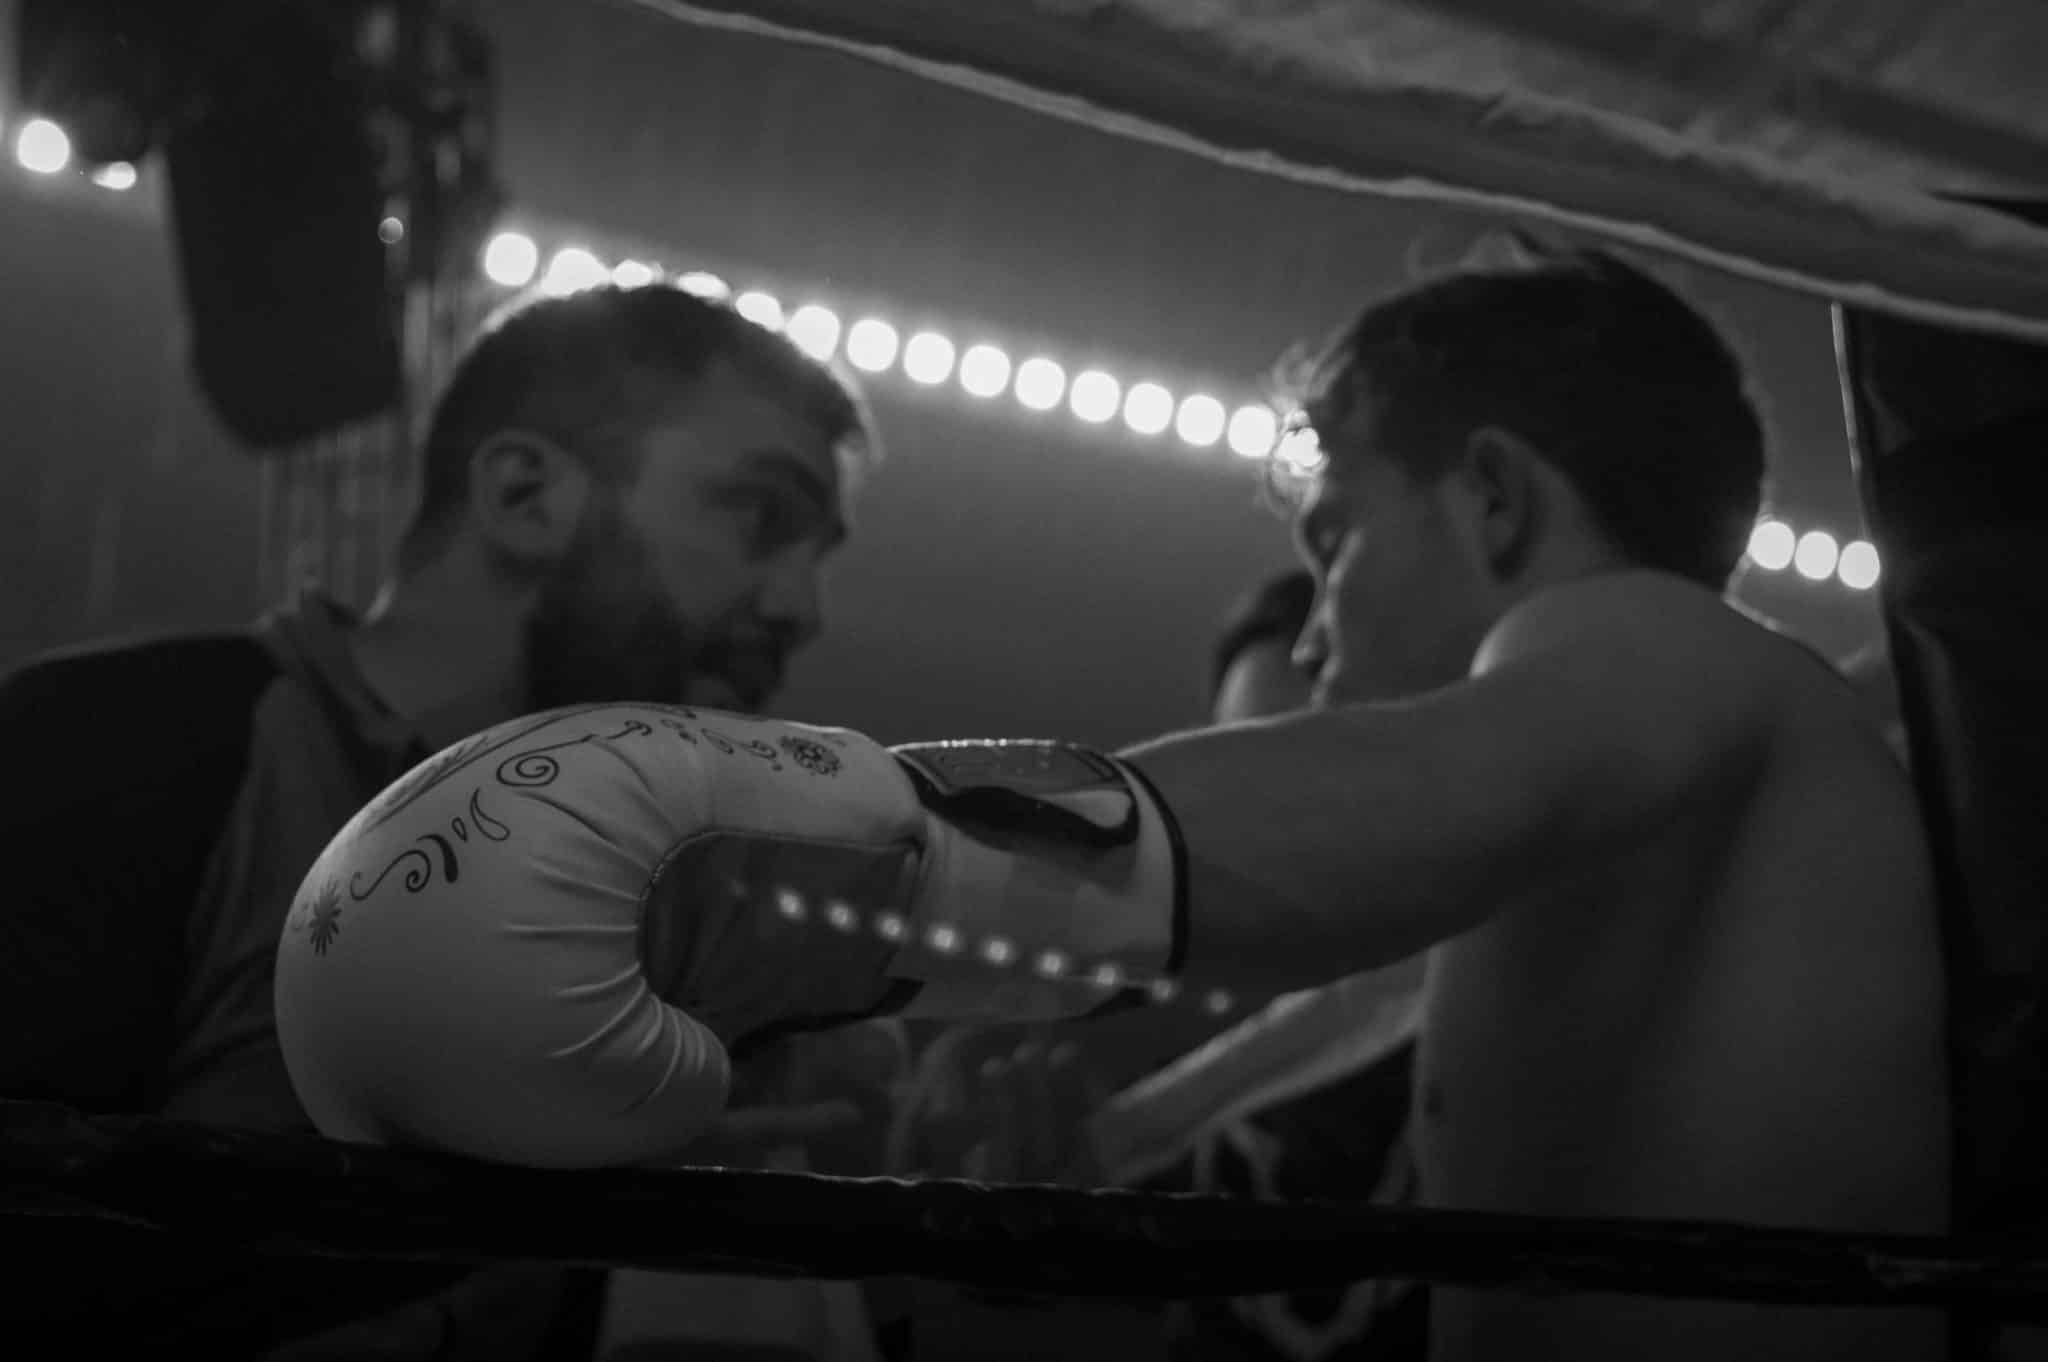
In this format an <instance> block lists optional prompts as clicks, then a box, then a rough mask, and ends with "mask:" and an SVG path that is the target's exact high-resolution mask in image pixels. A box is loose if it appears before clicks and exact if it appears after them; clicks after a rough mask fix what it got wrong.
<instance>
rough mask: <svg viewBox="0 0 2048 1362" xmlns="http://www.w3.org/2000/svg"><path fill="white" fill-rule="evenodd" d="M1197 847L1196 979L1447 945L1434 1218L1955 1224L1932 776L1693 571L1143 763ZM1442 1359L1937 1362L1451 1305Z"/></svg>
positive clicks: (1766, 1313) (1595, 1317)
mask: <svg viewBox="0 0 2048 1362" xmlns="http://www.w3.org/2000/svg"><path fill="white" fill-rule="evenodd" d="M1128 755H1129V756H1130V757H1131V758H1132V759H1133V760H1134V761H1135V763H1136V764H1137V765H1138V766H1140V767H1141V768H1142V769H1143V770H1144V771H1145V772H1146V773H1147V774H1148V775H1149V776H1150V777H1151V778H1152V780H1153V781H1154V782H1155V783H1156V784H1157V785H1158V787H1159V788H1160V790H1161V792H1162V794H1163V795H1164V797H1165V799H1166V801H1167V802H1168V804H1169V805H1170V806H1171V807H1172V808H1173V809H1174V810H1175V812H1176V814H1177V815H1178V817H1179V819H1180V822H1181V824H1182V828H1183V831H1184V832H1185V834H1186V837H1187V841H1188V845H1189V848H1190V858H1189V879H1190V905H1189V906H1190V942H1189V955H1188V967H1189V974H1190V976H1191V977H1192V978H1196V979H1199V978H1200V977H1201V976H1203V975H1204V974H1208V975H1210V976H1211V977H1226V976H1228V977H1233V978H1234V979H1235V981H1237V982H1239V983H1242V982H1244V974H1245V971H1246V969H1247V967H1248V965H1255V966H1256V967H1257V968H1258V970H1259V971H1260V972H1261V973H1262V974H1264V975H1265V977H1266V979H1267V981H1268V982H1269V983H1270V984H1271V985H1272V986H1273V987H1275V988H1276V990H1277V989H1285V988H1293V987H1298V986H1301V985H1304V984H1309V983H1315V982H1319V981H1321V980H1325V979H1328V978H1330V977H1333V976H1334V975H1336V974H1340V973H1353V972H1356V971H1359V970H1364V969H1370V968H1372V967H1374V966H1377V965H1382V964H1385V963H1387V962H1388V961H1390V960H1393V959H1398V958H1400V957H1402V956H1405V955H1408V954H1411V953H1414V952H1416V951H1419V950H1424V949H1427V950H1428V952H1429V984H1428V996H1427V1003H1426V1022H1425V1028H1424V1033H1423V1039H1422V1063H1421V1066H1420V1071H1419V1077H1418V1086H1417V1092H1416V1102H1417V1106H1418V1111H1419V1114H1420V1120H1419V1122H1418V1126H1417V1139H1418V1156H1419V1158H1420V1160H1421V1162H1422V1167H1423V1182H1424V1199H1425V1201H1426V1202H1427V1203H1428V1204H1431V1205H1437V1206H1445V1207H1460V1208H1468V1209H1483V1210H1494V1211H1510V1212H1524V1213H1531V1214H1544V1215H1566V1216H1640V1217H1675V1218H1689V1219H1723V1220H1738V1221H1748V1222H1752V1223H1759V1224H1769V1225H1783V1226H1800V1227H1806V1228H1814V1229H1832V1230H1843V1231H1897V1232H1940V1231H1942V1230H1944V1229H1945V1228H1946V1226H1947V1210H1948V1208H1947V1202H1946V1190H1945V1189H1946V1184H1947V1164H1948V1143H1947V1133H1946V1132H1947V1112H1946V1086H1945V1085H1946V1076H1945V1069H1944V1062H1943V1057H1942V1040H1941V1037H1942V1006H1943V985H1942V977H1941V966H1940V950H1939V943H1938V941H1937V938H1936V929H1935V918H1934V910H1933V903H1932V889H1931V885H1930V876H1929V870H1928V863H1927V853H1926V849H1925V844H1924V840H1923V835H1922V832H1921V827H1920V824H1919V821H1918V818H1917V814H1916V811H1915V808H1914V802H1913V797H1912V794H1911V791H1910V788H1909V786H1908V785H1907V783H1906V780H1905V777H1904V775H1903V773H1902V772H1901V770H1900V768H1899V766H1898V763H1897V762H1896V761H1895V760H1894V759H1893V758H1892V756H1891V754H1890V752H1889V750H1888V749H1887V747H1886V746H1885V742H1884V739H1883V737H1882V735H1881V734H1880V733H1879V732H1878V731H1877V730H1876V729H1875V727H1874V726H1873V725H1872V724H1871V723H1870V722H1869V720H1868V719H1867V717H1866V716H1865V715H1864V713H1863V712H1862V711H1861V709H1860V708H1859V706H1858V704H1857V701H1856V697H1855V695H1854V694H1853V693H1852V692H1851V691H1850V690H1849V688H1848V687H1846V686H1845V685H1843V684H1842V682H1841V681H1840V680H1839V679H1838V678H1837V677H1835V676H1834V675H1833V674H1832V673H1830V672H1829V671H1828V670H1827V669H1826V668H1825V667H1824V666H1823V665H1822V664H1821V663H1820V662H1819V661H1818V660H1817V659H1816V658H1814V657H1813V656H1812V655H1810V654H1808V653H1807V652H1806V651H1805V650H1804V649H1803V648H1801V647H1800V646H1799V645H1797V644H1795V643H1793V642H1791V641H1789V640H1786V639H1784V638H1782V637H1780V636H1778V635H1776V634H1774V633H1772V632H1770V631H1769V630H1767V629H1765V628H1764V627H1762V626H1760V625H1758V624H1757V623H1755V622H1753V621H1751V620H1749V619H1748V618H1746V617H1744V616H1742V615H1741V614H1739V613H1737V612H1736V611H1735V610H1733V609H1732V608H1730V607H1728V606H1727V605H1725V604H1724V603H1723V602H1722V601H1721V600H1720V599H1719V598H1717V597H1715V596H1713V595H1712V594H1711V593H1708V592H1706V591H1704V590H1702V589H1700V588H1697V587H1694V586H1691V585H1688V584H1686V583H1683V582H1680V581H1678V580H1677V579H1674V578H1667V577H1662V576H1658V575H1655V574H1650V573H1616V574H1609V575H1604V576H1599V577H1594V578H1590V579H1587V580H1584V581H1580V582H1575V583H1572V584H1569V585H1565V586H1561V587H1554V588H1551V589H1550V590H1547V591H1545V592H1542V593H1540V594H1538V595H1537V596H1536V597H1534V598H1532V599H1531V600H1529V601H1527V602H1525V603H1523V604H1522V605H1521V606H1518V607H1517V608H1515V609H1514V610H1512V611H1510V612H1509V613H1508V615H1507V616H1506V617H1505V618H1503V619H1502V620H1501V621H1500V623H1499V624H1498V625H1497V626H1496V627H1495V628H1494V629H1493V631H1492V632H1491V633H1490V634H1489V635H1488V637H1487V638H1486V640H1485V642H1484V644H1483V645H1482V646H1481V648H1480V650H1479V653H1478V656H1477V658H1476V661H1475V664H1474V666H1473V669H1472V674H1471V676H1470V678H1469V679H1468V680H1467V681H1465V682H1463V683H1460V684H1457V685H1453V686H1450V687H1447V688H1444V689H1441V690H1438V691H1436V692H1433V693H1431V694H1428V695H1424V696H1422V697H1420V698H1418V699H1416V700H1413V701H1408V702H1403V703H1399V704H1382V705H1364V706H1350V707H1343V708H1337V709H1331V710H1326V711H1323V712H1319V713H1315V714H1310V715H1305V716H1299V717H1292V718H1287V719H1281V720H1276V721H1272V722H1269V723H1263V724H1254V725H1248V726H1241V727H1238V728H1233V729H1226V730H1212V731H1209V732H1206V733H1197V734H1188V735H1183V736H1179V737H1174V738H1168V739H1163V740H1160V741H1158V742H1155V743H1151V744H1147V745H1145V746H1143V747H1140V748H1137V749H1135V750H1133V751H1132V752H1130V753H1129V754H1128ZM1431 1319H1432V1355H1433V1357H1435V1358H1436V1359H1438V1360H1439V1362H1466V1360H1467V1359H1472V1360H1474V1362H1481V1360H1487V1359H1494V1358H1501V1357H1513V1358H1517V1359H1523V1358H1527V1359H1548V1358H1558V1359H1572V1362H1606V1360H1607V1359H1614V1360H1615V1362H1633V1360H1634V1359H1643V1358H1653V1357H1654V1358H1658V1359H1662V1360H1664V1362H1688V1360H1689V1359H1694V1358H1698V1359H1702V1362H1705V1360H1706V1359H1715V1362H1719V1360H1720V1359H1726V1358H1731V1357H1745V1358H1747V1357H1770V1358H1778V1357H1784V1358H1800V1359H1835V1358H1840V1359H1845V1360H1846V1359H1852V1358H1853V1359H1858V1360H1859V1362H1871V1360H1872V1359H1879V1360H1890V1359H1899V1360H1900V1362H1904V1360H1905V1359H1914V1360H1915V1362H1919V1360H1921V1359H1933V1358H1939V1357H1941V1356H1942V1355H1943V1352H1942V1347H1943V1344H1942V1325H1941V1321H1940V1318H1939V1317H1938V1316H1937V1315H1935V1314H1933V1313H1932V1312H1926V1311H1918V1312H1899V1311H1867V1310H1865V1311H1848V1310H1818V1309H1811V1308H1783V1307H1761V1306H1748V1305H1740V1304H1735V1305H1731V1304H1717V1303H1706V1302H1691V1301H1673V1300H1662V1299H1654V1298H1628V1297H1619V1296H1592V1295H1566V1294H1559V1295H1545V1296H1536V1295H1524V1294H1518V1293H1510V1292H1492V1291H1484V1292H1482V1291H1453V1290H1445V1291H1440V1292H1438V1293H1437V1294H1436V1296H1435V1298H1434V1302H1433V1306H1432V1316H1431Z"/></svg>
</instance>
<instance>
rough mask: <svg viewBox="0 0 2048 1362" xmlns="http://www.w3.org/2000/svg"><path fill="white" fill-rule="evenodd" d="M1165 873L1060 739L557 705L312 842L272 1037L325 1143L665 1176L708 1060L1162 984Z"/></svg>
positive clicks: (1178, 916)
mask: <svg viewBox="0 0 2048 1362" xmlns="http://www.w3.org/2000/svg"><path fill="white" fill-rule="evenodd" d="M1180 859H1181V852H1180V848H1179V841H1178V835H1177V833H1176V831H1175V829H1174V827H1173V823H1172V818H1171V815H1170V814H1169V813H1168V812H1167V810H1166V809H1165V807H1164V806H1163V805H1162V804H1161V803H1160V801H1159V800H1158V799H1157V797H1156V796H1155V795H1154V794H1153V793H1152V792H1151V790H1150V789H1149V787H1148V786H1147V785H1146V784H1145V782H1144V780H1143V778H1142V777H1140V776H1139V775H1138V774H1137V773H1136V772H1135V771H1133V770H1132V769H1131V768H1129V767H1128V766H1126V765H1124V764H1123V763H1122V762H1120V761H1117V760H1116V759H1114V758H1111V757H1108V756H1104V755H1102V754H1100V753H1096V752H1091V751H1088V750H1086V749H1082V748H1078V747H1074V746H1071V745H1066V744H1055V743H1035V742H1031V743H940V744H925V745H918V746H912V747H905V748H900V749H897V750H896V751H894V752H892V751H890V750H889V749H887V748H884V747H882V746H880V745H879V744H877V743H875V742H873V741H871V740H869V739H867V738H863V737H861V736H860V735H858V734H855V733H851V732H847V731H844V730H835V729H822V728H813V727H809V726H805V725H800V724H790V723H781V722H775V721H770V720H762V719H753V718H746V717H741V716H737V715H730V714H721V713H715V712H712V711H706V710H692V709H684V708H674V707H663V706H650V705H608V706H591V707H585V708H580V709H571V710H561V711H556V712H553V713H550V714H544V715H538V716H534V717H530V718H527V719H523V720H519V721H515V722H513V723H509V724H503V725H500V726H499V727H497V728H494V729H490V730H488V731H486V732H484V733H481V734H478V735H476V736H474V737H472V738H470V739H468V740H466V741H464V742H462V743H460V744H457V745H456V746H455V747H453V748H450V749H449V750H448V751H446V752H443V753H442V754H440V755H439V756H437V757H434V758H433V759H431V760H429V761H428V762H426V763H423V764H422V765H421V766H420V767H419V768H418V769H416V770H414V771H413V772H412V773H410V774H409V775H407V776H406V777H405V778H403V779H402V780H400V781H399V782H398V783H397V784H396V785H394V786H393V787H392V788H391V789H390V790H388V791H386V792H385V793H384V794H383V795H381V796H379V797H378V799H377V800H376V801H375V802H373V803H372V804H371V805H369V806H368V807H367V808H365V809H364V810H363V811H362V812H361V813H359V814H358V815H357V816H356V817H355V818H354V819H353V820H351V821H350V823H349V824H348V826H347V827H345V828H344V829H342V831H341V832H340V833H339V834H338V835H337V836H336V837H335V839H334V841H333V842H332V843H330V844H329V846H328V848H327V850H326V851H325V852H324V853H323V854H322V855H321V857H320V859H319V860H318V861H317V862H316V863H315V864H314V866H313V868H312V870H311V871H310V872H309V873H308V874H307V876H306V880H305V882H304V885H303V886H302V887H301V889H300V891H299V896H298V899H297V901H296V902H295V904H294V906H293V909H292V912H291V914H290V916H289V918H288V920H287V923H286V927H285V931H284V933H283V936H282V938H281V940H280V942H279V946H278V957H277V1024H278V1034H279V1039H280V1042H281V1044H282V1046H283V1049H284V1055H285V1060H286V1064H287V1066H288V1068H289V1070H290V1072H291V1075H292V1081H293V1084H294V1085H295V1087H296V1088H297V1090H298V1093H299V1096H300V1099H301V1100H302V1101H303V1102H304V1103H305V1105H306V1108H307V1111H308V1113H309V1114H310V1115H311V1116H312V1117H313V1119H314V1121H315V1123H316V1124H317V1125H318V1126H319V1128H320V1129H321V1130H322V1131H323V1132H325V1133H326V1134H328V1135H330V1136H334V1137H336V1138H341V1139H354V1140H363V1141H370V1142H376V1143H402V1144H411V1145H424V1146H428V1147H432V1148H439V1149H445V1150H450V1151H452V1152H457V1153H463V1154H469V1155H472V1156H476V1157H481V1158H491V1159H497V1160H501V1161H505V1162H512V1163H523V1164H531V1165H537V1166H556V1167H577V1166H594V1165H605V1164H621V1163H633V1162H644V1161H649V1160H655V1159H662V1158H669V1157H674V1156H675V1155H676V1154H677V1153H678V1152H679V1151H680V1150H681V1149H682V1148H683V1147H684V1146H686V1145H687V1144H688V1142H689V1141H690V1140H691V1139H692V1138H693V1137H694V1136H695V1135H697V1134H699V1133H700V1132H701V1131H702V1130H703V1129H704V1128H705V1127H706V1126H708V1125H709V1124H710V1123H711V1122H712V1121H713V1120H714V1119H715V1118H716V1117H717V1115H718V1114H719V1112H720V1111H721V1110H722V1108H723V1106H724V1103H725V1094H726V1086H727V1082H728V1075H729V1069H728V1060H727V1050H728V1048H740V1047H746V1046H749V1045H752V1044H756V1043H759V1042H762V1041H765V1040H767V1039H771V1038H773V1037H774V1036H776V1035H778V1034H783V1033H787V1032H789V1031H793V1030H807V1029H816V1028H818V1027H822V1026H830V1025H835V1024H840V1023H843V1022H847V1021H851V1020H855V1019H858V1018H862V1017H869V1016H876V1015H882V1014H886V1013H908V1014H910V1015H922V1016H936V1017H953V1018H964V1017H979V1018H984V1019H991V1020H1018V1021H1022V1020H1041V1019H1051V1018H1056V1017H1066V1016H1074V1015H1078V1014H1081V1013H1084V1012H1087V1011H1091V1010H1094V1009H1097V1008H1100V1007H1103V1006H1105V1005H1109V1004H1112V1003H1116V1002H1126V1001H1140V1000H1142V999H1143V998H1144V997H1145V996H1146V994H1147V991H1148V990H1158V991H1160V993H1161V994H1163V993H1164V991H1165V990H1167V989H1169V988H1170V987H1171V984H1170V977H1171V975H1172V973H1173V971H1174V970H1175V969H1177V968H1178V965H1179V958H1180V954H1181V938H1182V936H1183V934H1184V916H1185V914H1184V911H1183V908H1182V905H1181V903H1180V895H1181V888H1180V886H1181V883H1182V881H1183V878H1184V877H1183V875H1182V873H1181V868H1180Z"/></svg>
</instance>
